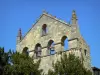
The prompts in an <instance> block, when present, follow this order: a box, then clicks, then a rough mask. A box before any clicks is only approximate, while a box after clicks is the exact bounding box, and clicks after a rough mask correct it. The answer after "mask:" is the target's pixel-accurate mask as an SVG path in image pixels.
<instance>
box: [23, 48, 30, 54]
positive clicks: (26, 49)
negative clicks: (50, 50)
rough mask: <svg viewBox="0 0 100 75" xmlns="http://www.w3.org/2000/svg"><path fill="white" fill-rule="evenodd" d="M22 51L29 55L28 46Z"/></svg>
mask: <svg viewBox="0 0 100 75" xmlns="http://www.w3.org/2000/svg"><path fill="white" fill-rule="evenodd" d="M22 53H23V54H25V55H29V52H28V47H24V48H23V51H22Z"/></svg>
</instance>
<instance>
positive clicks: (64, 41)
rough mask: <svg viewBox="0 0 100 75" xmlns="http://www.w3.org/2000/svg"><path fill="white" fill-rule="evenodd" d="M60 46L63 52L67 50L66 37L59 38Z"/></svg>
mask: <svg viewBox="0 0 100 75" xmlns="http://www.w3.org/2000/svg"><path fill="white" fill-rule="evenodd" d="M61 45H62V46H64V50H65V51H66V50H67V49H68V39H67V36H63V37H62V38H61Z"/></svg>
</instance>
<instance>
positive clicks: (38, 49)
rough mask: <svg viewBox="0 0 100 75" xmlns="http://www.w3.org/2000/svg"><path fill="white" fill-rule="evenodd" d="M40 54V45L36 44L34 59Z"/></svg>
mask: <svg viewBox="0 0 100 75" xmlns="http://www.w3.org/2000/svg"><path fill="white" fill-rule="evenodd" d="M41 52H42V46H41V44H40V43H37V44H36V45H35V54H36V57H40V56H41Z"/></svg>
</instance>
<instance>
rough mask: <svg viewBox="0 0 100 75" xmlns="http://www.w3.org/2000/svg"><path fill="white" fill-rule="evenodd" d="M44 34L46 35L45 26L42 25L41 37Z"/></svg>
mask: <svg viewBox="0 0 100 75" xmlns="http://www.w3.org/2000/svg"><path fill="white" fill-rule="evenodd" d="M46 34H47V25H46V24H43V25H42V36H44V35H46Z"/></svg>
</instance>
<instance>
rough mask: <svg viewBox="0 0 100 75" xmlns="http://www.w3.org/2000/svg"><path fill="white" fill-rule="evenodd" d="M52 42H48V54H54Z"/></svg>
mask: <svg viewBox="0 0 100 75" xmlns="http://www.w3.org/2000/svg"><path fill="white" fill-rule="evenodd" d="M54 45H55V43H54V41H53V40H49V42H48V50H49V52H50V54H55V49H54Z"/></svg>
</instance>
